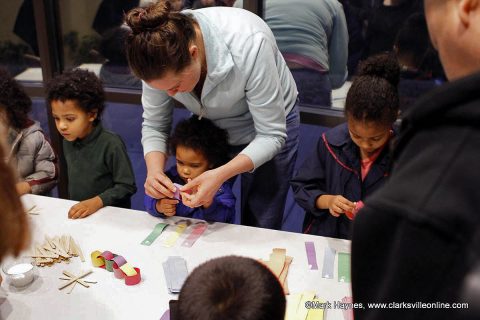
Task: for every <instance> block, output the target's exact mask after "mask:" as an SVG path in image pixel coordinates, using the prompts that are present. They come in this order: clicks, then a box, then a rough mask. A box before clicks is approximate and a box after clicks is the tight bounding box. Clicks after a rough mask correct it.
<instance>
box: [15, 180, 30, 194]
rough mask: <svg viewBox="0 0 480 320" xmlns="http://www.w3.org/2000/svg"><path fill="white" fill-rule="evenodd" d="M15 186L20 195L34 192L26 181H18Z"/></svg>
mask: <svg viewBox="0 0 480 320" xmlns="http://www.w3.org/2000/svg"><path fill="white" fill-rule="evenodd" d="M15 187H16V188H17V193H18V195H19V196H23V195H24V194H27V193H30V192H32V188H31V187H30V185H29V184H28V182H26V181H22V182H18V183H17V184H16V185H15Z"/></svg>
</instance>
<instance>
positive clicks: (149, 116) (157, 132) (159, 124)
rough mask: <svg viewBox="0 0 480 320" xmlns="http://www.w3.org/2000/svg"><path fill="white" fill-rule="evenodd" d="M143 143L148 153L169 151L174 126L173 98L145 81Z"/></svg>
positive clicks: (145, 151)
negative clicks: (168, 143)
mask: <svg viewBox="0 0 480 320" xmlns="http://www.w3.org/2000/svg"><path fill="white" fill-rule="evenodd" d="M142 106H143V123H142V145H143V153H144V154H145V155H146V154H147V153H149V152H152V151H161V152H163V153H165V154H166V153H167V139H168V135H169V133H170V130H171V127H172V116H173V107H174V102H173V99H172V98H170V97H169V96H168V95H167V94H166V93H165V92H163V91H160V90H156V89H154V88H152V87H150V86H149V85H147V84H146V83H145V82H143V87H142Z"/></svg>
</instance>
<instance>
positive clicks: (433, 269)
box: [352, 0, 480, 320]
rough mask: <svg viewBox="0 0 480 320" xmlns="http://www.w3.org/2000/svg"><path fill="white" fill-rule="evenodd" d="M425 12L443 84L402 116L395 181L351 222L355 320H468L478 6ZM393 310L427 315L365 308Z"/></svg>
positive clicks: (476, 222) (478, 232) (475, 221)
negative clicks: (443, 75)
mask: <svg viewBox="0 0 480 320" xmlns="http://www.w3.org/2000/svg"><path fill="white" fill-rule="evenodd" d="M425 13H426V18H427V23H428V28H429V33H430V38H431V40H432V43H433V45H434V47H436V49H437V50H438V52H439V55H440V60H441V61H442V64H443V67H444V70H445V73H446V75H447V77H448V79H449V80H450V83H447V84H444V85H443V86H442V87H440V88H438V89H435V90H434V91H432V92H430V93H429V94H427V95H426V96H425V97H423V98H421V99H420V100H419V101H418V103H417V104H416V105H415V106H414V107H413V108H412V109H411V110H410V111H409V112H407V114H406V115H405V117H404V120H403V122H402V128H401V131H400V134H399V137H398V144H397V147H396V149H395V152H394V154H393V156H392V158H393V160H394V164H393V169H392V174H391V176H390V178H389V180H388V182H387V183H386V184H385V186H384V187H383V188H382V189H381V190H379V191H378V192H377V193H376V194H375V195H374V196H372V197H370V198H369V199H368V201H367V202H366V205H365V207H364V208H363V209H362V210H361V211H360V212H359V214H358V215H357V217H356V219H355V222H354V227H353V240H352V291H353V300H354V302H356V303H361V304H362V306H363V307H364V308H365V309H356V310H355V320H363V319H368V320H376V319H382V320H383V319H389V320H392V319H393V320H395V319H402V320H405V319H465V318H464V317H463V315H461V314H460V313H461V312H462V308H466V307H467V306H466V305H465V304H463V302H464V300H463V299H462V298H461V296H462V295H461V292H462V289H461V288H462V286H463V282H464V278H465V277H466V275H467V274H469V273H470V272H471V271H472V270H473V268H474V267H475V265H476V264H475V263H474V262H475V261H478V260H479V258H480V251H479V246H478V243H479V241H478V239H479V236H480V213H479V206H478V202H479V199H480V188H479V184H478V183H479V181H480V170H478V164H479V155H480V126H479V124H480V72H479V71H480V59H479V58H478V57H479V55H480V42H479V41H478V36H479V35H480V23H479V17H480V4H479V2H478V1H476V0H465V1H453V0H444V1H435V0H426V1H425ZM394 302H397V303H407V302H410V303H415V302H420V303H424V304H425V306H426V307H416V308H408V309H406V308H402V309H380V308H373V305H369V304H368V303H385V306H388V305H389V304H391V303H394ZM427 303H430V304H429V305H428V304H427ZM453 303H462V304H460V305H458V304H457V305H453ZM447 304H448V305H447ZM448 306H449V308H448ZM427 307H430V308H427Z"/></svg>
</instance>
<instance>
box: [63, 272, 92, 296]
mask: <svg viewBox="0 0 480 320" xmlns="http://www.w3.org/2000/svg"><path fill="white" fill-rule="evenodd" d="M90 273H92V270H88V271H86V272H84V273H83V274H81V275H79V276H76V275H74V274H72V273H70V272H68V271H65V270H64V271H63V274H64V276H65V277H66V278H63V277H61V278H59V279H60V280H66V281H68V282H67V283H65V284H62V285H61V286H60V287H59V288H58V290H63V289H65V288H67V287H69V286H71V287H70V290H69V291H68V292H67V294H70V293H72V291H73V288H75V285H76V284H77V283H79V284H81V285H82V286H84V287H85V288H89V287H90V284H95V283H97V282H96V281H89V280H84V279H83V278H85V277H86V276H88V275H89V274H90Z"/></svg>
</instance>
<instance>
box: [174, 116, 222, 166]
mask: <svg viewBox="0 0 480 320" xmlns="http://www.w3.org/2000/svg"><path fill="white" fill-rule="evenodd" d="M178 145H181V146H185V147H187V148H192V149H193V150H195V151H197V152H201V153H202V154H203V155H204V157H205V158H206V159H207V160H208V163H209V165H210V166H212V168H216V167H219V166H221V165H223V164H225V163H227V162H228V161H229V160H230V156H229V151H230V145H229V144H228V133H227V131H225V130H224V129H221V128H219V127H217V126H216V125H215V124H214V123H213V122H212V121H210V120H208V119H205V118H203V119H198V117H197V116H192V117H190V118H188V119H185V120H183V121H181V122H179V123H178V124H177V126H176V127H175V130H174V132H173V134H172V136H171V137H170V139H169V149H170V153H171V154H175V152H176V149H177V146H178Z"/></svg>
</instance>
